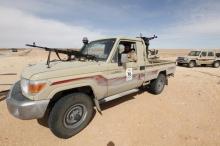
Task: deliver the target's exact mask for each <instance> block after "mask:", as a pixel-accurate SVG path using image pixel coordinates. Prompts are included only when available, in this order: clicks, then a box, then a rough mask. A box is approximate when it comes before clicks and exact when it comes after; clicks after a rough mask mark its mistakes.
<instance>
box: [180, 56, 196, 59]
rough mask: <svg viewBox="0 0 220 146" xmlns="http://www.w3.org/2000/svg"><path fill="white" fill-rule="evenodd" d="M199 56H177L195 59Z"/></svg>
mask: <svg viewBox="0 0 220 146" xmlns="http://www.w3.org/2000/svg"><path fill="white" fill-rule="evenodd" d="M198 57H199V56H181V57H178V58H187V59H197V58H198Z"/></svg>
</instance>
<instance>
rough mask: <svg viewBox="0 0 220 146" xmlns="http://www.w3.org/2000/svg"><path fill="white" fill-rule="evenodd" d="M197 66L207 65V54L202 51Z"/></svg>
mask: <svg viewBox="0 0 220 146" xmlns="http://www.w3.org/2000/svg"><path fill="white" fill-rule="evenodd" d="M198 64H199V65H201V64H207V52H206V51H202V53H201V54H200V57H199V59H198Z"/></svg>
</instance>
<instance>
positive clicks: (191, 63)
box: [188, 61, 196, 68]
mask: <svg viewBox="0 0 220 146" xmlns="http://www.w3.org/2000/svg"><path fill="white" fill-rule="evenodd" d="M195 66H196V63H195V61H190V62H189V64H188V67H189V68H193V67H195Z"/></svg>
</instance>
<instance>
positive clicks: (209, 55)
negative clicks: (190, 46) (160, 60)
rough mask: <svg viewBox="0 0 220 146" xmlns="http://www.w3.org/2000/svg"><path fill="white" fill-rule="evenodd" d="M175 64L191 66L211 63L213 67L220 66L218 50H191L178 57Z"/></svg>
mask: <svg viewBox="0 0 220 146" xmlns="http://www.w3.org/2000/svg"><path fill="white" fill-rule="evenodd" d="M176 62H177V65H179V66H181V65H184V64H186V65H188V67H190V68H193V67H195V66H199V65H212V66H213V67H215V68H218V67H219V66H220V52H217V51H213V50H201V51H191V52H190V53H189V54H188V56H185V57H178V58H177V60H176Z"/></svg>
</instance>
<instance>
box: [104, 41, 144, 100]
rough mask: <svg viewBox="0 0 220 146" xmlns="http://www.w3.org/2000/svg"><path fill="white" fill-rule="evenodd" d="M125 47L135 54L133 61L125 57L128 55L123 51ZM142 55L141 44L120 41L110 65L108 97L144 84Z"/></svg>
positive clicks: (127, 52)
mask: <svg viewBox="0 0 220 146" xmlns="http://www.w3.org/2000/svg"><path fill="white" fill-rule="evenodd" d="M126 45H127V46H126ZM126 47H129V49H130V50H129V51H133V53H134V54H135V55H134V56H136V57H133V58H132V59H133V60H132V59H131V58H127V57H128V56H127V57H126V55H130V53H129V51H128V50H127V51H126V50H125V49H126ZM143 54H144V53H143V48H142V44H141V42H138V41H130V40H129V41H127V40H121V41H120V42H119V43H118V44H117V48H116V52H115V54H114V56H113V58H112V61H111V63H110V64H111V65H110V68H111V70H110V73H109V76H108V96H111V95H115V94H117V93H120V92H123V91H127V90H130V89H133V88H137V87H139V86H140V85H141V84H142V83H143V82H144V73H145V63H144V57H143ZM135 58H136V59H135ZM126 59H127V61H126ZM122 60H124V61H122Z"/></svg>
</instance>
